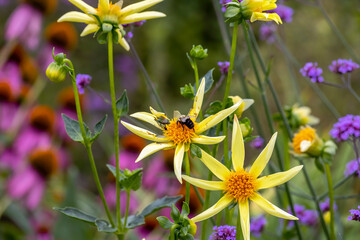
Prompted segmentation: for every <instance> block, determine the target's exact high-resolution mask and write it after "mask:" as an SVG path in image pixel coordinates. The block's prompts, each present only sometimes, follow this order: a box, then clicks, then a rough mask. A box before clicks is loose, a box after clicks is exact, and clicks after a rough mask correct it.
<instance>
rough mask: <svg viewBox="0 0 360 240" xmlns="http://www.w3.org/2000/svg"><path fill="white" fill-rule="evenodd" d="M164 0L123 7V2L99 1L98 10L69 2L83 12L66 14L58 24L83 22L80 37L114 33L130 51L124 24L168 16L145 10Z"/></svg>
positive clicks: (79, 2)
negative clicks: (84, 24)
mask: <svg viewBox="0 0 360 240" xmlns="http://www.w3.org/2000/svg"><path fill="white" fill-rule="evenodd" d="M162 1H163V0H144V1H141V2H138V3H134V4H130V5H128V6H126V7H123V1H122V0H121V1H119V2H117V3H115V4H113V3H112V2H110V1H109V0H99V3H98V8H94V7H92V6H90V5H88V4H87V3H85V2H84V1H82V0H69V2H71V3H72V4H74V5H75V6H76V7H78V8H79V9H80V10H81V11H83V13H82V12H77V11H71V12H68V13H65V14H64V15H63V16H62V17H60V18H59V19H58V22H81V23H86V24H87V26H86V27H85V28H84V30H83V32H82V33H81V35H80V36H82V37H83V36H86V35H88V34H91V33H96V34H98V36H99V37H100V36H101V35H102V34H105V35H103V36H105V37H106V35H107V33H109V32H113V36H114V37H115V39H116V40H117V41H116V42H118V43H119V44H120V45H121V46H122V47H124V48H125V49H126V50H129V49H130V47H129V44H128V43H127V42H126V40H125V38H124V37H125V34H126V33H125V31H124V29H123V26H122V25H123V24H129V23H134V22H139V21H142V20H148V19H153V18H160V17H165V16H166V15H165V14H163V13H161V12H156V11H146V12H142V11H143V10H145V9H147V8H149V7H151V6H153V5H155V4H158V3H160V2H162Z"/></svg>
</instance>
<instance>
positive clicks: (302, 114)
mask: <svg viewBox="0 0 360 240" xmlns="http://www.w3.org/2000/svg"><path fill="white" fill-rule="evenodd" d="M310 113H311V109H310V108H309V107H305V106H303V107H298V106H297V105H294V106H293V107H292V114H291V115H292V116H293V117H294V118H295V119H294V120H295V121H296V123H297V125H299V126H306V125H315V124H318V123H319V119H318V118H317V117H314V116H312V115H310Z"/></svg>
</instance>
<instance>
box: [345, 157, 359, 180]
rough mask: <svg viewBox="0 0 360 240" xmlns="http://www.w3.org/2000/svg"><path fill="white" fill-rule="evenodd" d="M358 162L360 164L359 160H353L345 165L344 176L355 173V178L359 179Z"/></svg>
mask: <svg viewBox="0 0 360 240" xmlns="http://www.w3.org/2000/svg"><path fill="white" fill-rule="evenodd" d="M359 162H360V158H359V159H358V160H356V159H354V160H351V161H350V162H348V163H347V164H346V169H345V171H344V175H345V176H346V177H347V176H350V175H353V174H354V173H355V175H356V176H358V177H360V165H359Z"/></svg>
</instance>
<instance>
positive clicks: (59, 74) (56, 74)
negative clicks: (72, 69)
mask: <svg viewBox="0 0 360 240" xmlns="http://www.w3.org/2000/svg"><path fill="white" fill-rule="evenodd" d="M66 74H67V70H66V69H65V68H64V66H60V65H58V64H57V63H56V62H52V63H50V64H49V66H48V68H47V69H46V76H47V77H48V78H49V79H50V81H52V82H55V83H58V82H62V81H64V80H65V78H66Z"/></svg>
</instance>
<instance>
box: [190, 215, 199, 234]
mask: <svg viewBox="0 0 360 240" xmlns="http://www.w3.org/2000/svg"><path fill="white" fill-rule="evenodd" d="M189 223H190V229H189V233H190V234H191V235H193V236H195V234H196V231H197V226H196V224H195V223H194V221H193V220H191V219H189Z"/></svg>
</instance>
